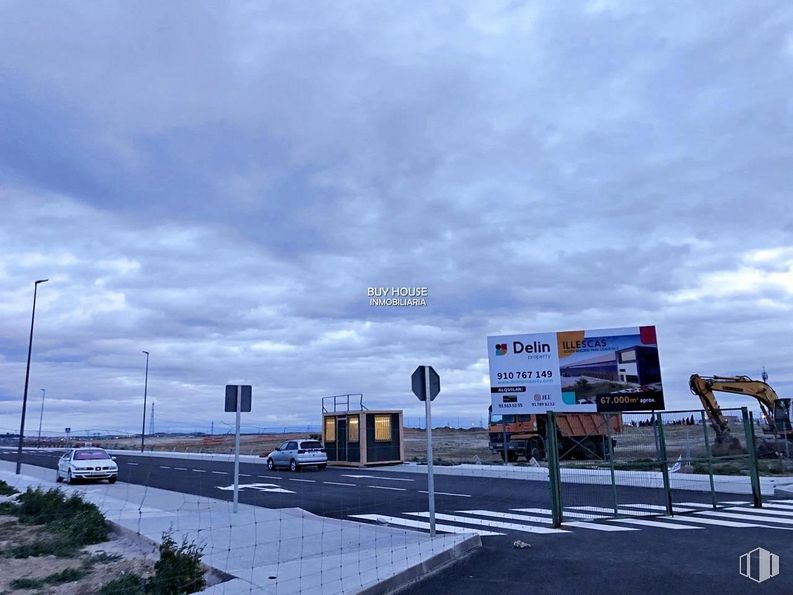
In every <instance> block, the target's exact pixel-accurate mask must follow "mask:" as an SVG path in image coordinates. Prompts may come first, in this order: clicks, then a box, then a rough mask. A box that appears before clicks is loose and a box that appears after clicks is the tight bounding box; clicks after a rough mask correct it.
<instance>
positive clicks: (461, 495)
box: [419, 490, 471, 498]
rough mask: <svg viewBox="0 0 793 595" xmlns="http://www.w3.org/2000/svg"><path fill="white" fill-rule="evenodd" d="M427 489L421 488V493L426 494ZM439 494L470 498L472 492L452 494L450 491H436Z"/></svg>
mask: <svg viewBox="0 0 793 595" xmlns="http://www.w3.org/2000/svg"><path fill="white" fill-rule="evenodd" d="M426 493H427V490H419V494H426ZM435 494H436V495H438V496H459V497H460V498H470V497H471V496H470V494H452V493H449V492H435Z"/></svg>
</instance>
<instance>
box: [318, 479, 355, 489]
mask: <svg viewBox="0 0 793 595" xmlns="http://www.w3.org/2000/svg"><path fill="white" fill-rule="evenodd" d="M322 483H326V484H328V485H330V486H348V487H353V488H354V487H355V486H357V485H358V484H357V483H341V482H339V481H323V482H322Z"/></svg>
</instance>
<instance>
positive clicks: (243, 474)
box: [240, 473, 253, 477]
mask: <svg viewBox="0 0 793 595" xmlns="http://www.w3.org/2000/svg"><path fill="white" fill-rule="evenodd" d="M240 477H253V475H248V474H247V473H240Z"/></svg>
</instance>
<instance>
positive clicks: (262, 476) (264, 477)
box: [256, 475, 281, 479]
mask: <svg viewBox="0 0 793 595" xmlns="http://www.w3.org/2000/svg"><path fill="white" fill-rule="evenodd" d="M256 477H258V478H260V479H281V478H280V477H278V476H277V475H257V476H256Z"/></svg>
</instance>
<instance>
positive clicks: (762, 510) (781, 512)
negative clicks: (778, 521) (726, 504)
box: [725, 506, 793, 517]
mask: <svg viewBox="0 0 793 595" xmlns="http://www.w3.org/2000/svg"><path fill="white" fill-rule="evenodd" d="M725 510H737V511H738V512H747V513H751V514H770V515H776V516H781V517H788V516H793V510H767V509H765V508H750V507H748V506H731V507H730V508H727V509H725Z"/></svg>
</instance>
